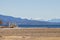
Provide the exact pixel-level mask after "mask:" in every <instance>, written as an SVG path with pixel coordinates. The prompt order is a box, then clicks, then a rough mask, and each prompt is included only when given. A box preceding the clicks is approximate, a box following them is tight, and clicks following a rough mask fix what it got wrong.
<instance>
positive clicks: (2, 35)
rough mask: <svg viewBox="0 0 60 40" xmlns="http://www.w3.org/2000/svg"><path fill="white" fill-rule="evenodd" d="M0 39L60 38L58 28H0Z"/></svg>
mask: <svg viewBox="0 0 60 40" xmlns="http://www.w3.org/2000/svg"><path fill="white" fill-rule="evenodd" d="M0 40H60V28H0Z"/></svg>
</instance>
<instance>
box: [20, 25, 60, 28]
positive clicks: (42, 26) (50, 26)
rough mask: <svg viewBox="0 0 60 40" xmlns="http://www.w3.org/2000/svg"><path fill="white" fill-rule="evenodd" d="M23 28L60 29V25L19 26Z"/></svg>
mask: <svg viewBox="0 0 60 40" xmlns="http://www.w3.org/2000/svg"><path fill="white" fill-rule="evenodd" d="M19 27H23V28H60V25H19Z"/></svg>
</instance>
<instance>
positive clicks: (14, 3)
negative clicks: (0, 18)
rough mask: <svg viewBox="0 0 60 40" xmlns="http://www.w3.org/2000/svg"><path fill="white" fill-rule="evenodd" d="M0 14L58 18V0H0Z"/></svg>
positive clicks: (59, 4) (59, 0)
mask: <svg viewBox="0 0 60 40" xmlns="http://www.w3.org/2000/svg"><path fill="white" fill-rule="evenodd" d="M0 14H2V15H8V16H14V17H22V18H33V19H34V18H35V19H52V18H60V0H0Z"/></svg>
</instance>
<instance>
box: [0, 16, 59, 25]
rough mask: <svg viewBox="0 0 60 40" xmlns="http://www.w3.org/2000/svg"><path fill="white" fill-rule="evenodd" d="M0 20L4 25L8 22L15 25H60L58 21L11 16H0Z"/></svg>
mask: <svg viewBox="0 0 60 40" xmlns="http://www.w3.org/2000/svg"><path fill="white" fill-rule="evenodd" d="M0 20H2V22H3V24H4V25H6V24H7V23H8V22H10V23H16V24H17V25H60V22H57V21H58V20H55V21H54V20H51V21H50V20H49V21H37V20H28V19H22V18H15V17H12V16H5V15H0ZM59 21H60V19H59Z"/></svg>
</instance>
